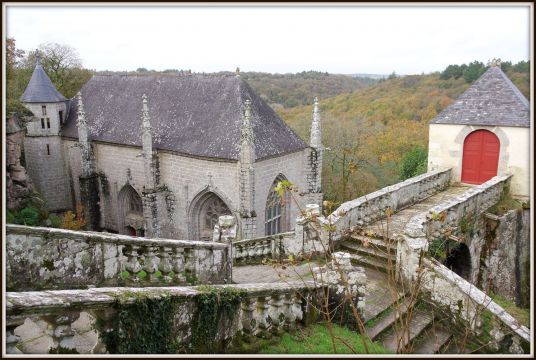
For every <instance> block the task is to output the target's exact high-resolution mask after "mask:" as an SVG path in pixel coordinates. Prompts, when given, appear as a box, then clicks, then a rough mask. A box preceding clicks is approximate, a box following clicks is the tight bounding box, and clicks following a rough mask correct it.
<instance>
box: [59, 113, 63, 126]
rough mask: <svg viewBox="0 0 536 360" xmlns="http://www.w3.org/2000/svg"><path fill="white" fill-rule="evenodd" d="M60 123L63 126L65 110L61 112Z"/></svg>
mask: <svg viewBox="0 0 536 360" xmlns="http://www.w3.org/2000/svg"><path fill="white" fill-rule="evenodd" d="M59 115H60V123H61V124H63V110H60V113H59Z"/></svg>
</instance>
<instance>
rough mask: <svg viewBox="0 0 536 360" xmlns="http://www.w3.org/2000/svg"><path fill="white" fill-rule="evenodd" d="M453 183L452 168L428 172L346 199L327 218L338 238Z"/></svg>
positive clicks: (335, 236)
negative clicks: (387, 212) (386, 212)
mask: <svg viewBox="0 0 536 360" xmlns="http://www.w3.org/2000/svg"><path fill="white" fill-rule="evenodd" d="M449 184H450V169H447V170H441V171H432V172H428V173H425V174H422V175H419V176H416V177H413V178H410V179H407V180H405V181H402V182H399V183H397V184H394V185H391V186H387V187H385V188H382V189H380V190H377V191H375V192H373V193H370V194H367V195H364V196H361V197H359V198H357V199H354V200H350V201H347V202H345V203H343V204H342V205H341V206H339V208H337V210H335V211H334V212H333V213H332V214H331V215H330V216H329V217H328V218H327V219H326V222H327V223H329V224H331V225H333V226H334V227H335V234H334V238H335V240H337V239H339V238H340V237H341V234H342V233H343V232H344V231H345V230H348V229H350V228H351V227H353V226H356V225H357V226H365V225H368V224H370V223H372V222H374V221H376V220H379V219H381V218H383V217H385V211H386V210H387V209H390V210H391V211H399V210H401V209H403V208H405V207H408V206H411V205H413V204H415V203H417V202H419V201H421V200H423V199H425V198H427V197H429V196H432V195H434V194H435V193H437V192H439V191H442V190H445V189H446V188H447V187H448V186H449Z"/></svg>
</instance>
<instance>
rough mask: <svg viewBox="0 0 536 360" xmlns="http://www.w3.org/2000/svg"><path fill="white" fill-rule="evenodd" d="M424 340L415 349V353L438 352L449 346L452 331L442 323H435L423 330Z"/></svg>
mask: <svg viewBox="0 0 536 360" xmlns="http://www.w3.org/2000/svg"><path fill="white" fill-rule="evenodd" d="M422 338H423V341H422V342H420V343H419V344H418V345H416V346H415V347H414V349H413V353H414V354H436V353H440V352H442V350H443V349H445V348H446V347H447V346H449V343H450V340H451V339H452V333H451V332H450V331H448V330H447V329H445V328H444V327H443V326H442V325H439V324H434V325H432V326H431V327H430V328H428V329H426V330H425V331H424V332H423V336H422Z"/></svg>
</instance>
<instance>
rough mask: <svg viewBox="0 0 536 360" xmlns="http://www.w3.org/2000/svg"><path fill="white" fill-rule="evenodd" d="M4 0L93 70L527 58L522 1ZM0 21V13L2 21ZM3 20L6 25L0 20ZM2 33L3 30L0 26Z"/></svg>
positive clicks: (421, 68)
mask: <svg viewBox="0 0 536 360" xmlns="http://www.w3.org/2000/svg"><path fill="white" fill-rule="evenodd" d="M4 4H5V3H4ZM460 5H461V4H457V5H456V6H455V7H446V6H442V7H437V6H429V7H423V6H422V5H419V6H418V7H415V6H405V7H364V6H359V5H353V6H350V4H346V5H345V6H344V7H322V6H318V5H317V6H314V7H313V5H308V6H303V7H298V6H294V7H281V6H280V7H267V6H263V7H258V6H256V7H253V6H249V7H247V6H245V5H240V7H236V6H234V7H231V6H221V7H199V6H198V7H184V6H170V5H166V6H164V7H162V6H161V7H156V6H151V7H141V6H134V5H131V6H129V7H118V6H115V7H103V6H102V5H101V6H99V7H96V6H92V7H88V6H84V7H80V6H77V7H66V6H64V5H63V4H59V6H48V7H44V6H41V7H38V6H35V5H34V6H21V5H20V4H16V3H13V4H12V5H10V4H8V5H7V6H6V7H5V15H4V16H6V18H7V29H6V30H7V36H9V37H14V38H15V39H16V44H17V47H18V48H21V49H25V50H31V49H35V48H37V47H38V46H39V44H41V43H46V42H56V43H60V44H66V45H70V46H72V47H74V48H76V49H77V50H78V52H79V54H80V57H81V58H82V60H83V65H84V66H85V67H86V68H90V69H96V70H106V69H107V70H135V69H136V68H140V67H145V68H148V69H155V70H165V69H191V70H192V71H195V72H213V71H222V70H228V71H234V70H235V69H236V67H237V66H238V67H240V69H241V70H242V71H264V72H273V73H275V72H277V73H288V72H299V71H303V70H319V71H328V72H330V73H346V74H348V73H371V74H387V73H391V72H392V71H395V72H396V73H398V74H420V73H422V72H424V73H428V72H432V71H440V70H443V69H444V68H445V67H446V66H447V65H449V64H461V63H468V62H470V61H472V60H479V61H482V62H484V63H485V62H487V61H488V60H490V59H492V58H494V57H498V58H501V59H503V60H512V61H513V62H518V61H520V60H528V59H529V56H530V51H531V50H530V45H529V44H530V41H531V39H530V37H529V34H530V7H529V5H528V3H526V4H525V5H523V6H517V7H514V6H502V7H501V6H497V5H487V6H482V5H476V6H474V7H462V6H460ZM4 24H6V22H4ZM4 26H6V25H4ZM4 33H5V32H4Z"/></svg>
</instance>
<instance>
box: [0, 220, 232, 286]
mask: <svg viewBox="0 0 536 360" xmlns="http://www.w3.org/2000/svg"><path fill="white" fill-rule="evenodd" d="M6 234H7V242H6V249H7V252H8V254H9V256H8V257H7V266H6V270H7V271H6V278H7V288H8V289H11V288H16V289H17V290H37V287H39V289H58V288H80V287H82V288H84V287H87V286H88V285H94V286H117V285H128V284H131V285H137V286H142V285H153V286H154V284H157V285H173V284H185V283H190V284H191V283H201V282H202V283H215V284H218V283H219V284H221V283H225V282H226V281H228V280H229V277H230V269H229V266H228V258H229V256H228V251H229V250H228V249H229V247H228V245H227V244H222V243H214V242H201V241H189V240H171V239H146V238H137V237H132V236H127V235H118V234H109V233H100V232H89V231H72V230H63V229H53V228H42V227H29V226H22V225H11V224H8V225H7V226H6Z"/></svg>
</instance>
